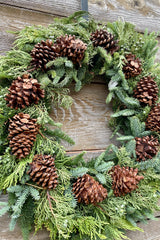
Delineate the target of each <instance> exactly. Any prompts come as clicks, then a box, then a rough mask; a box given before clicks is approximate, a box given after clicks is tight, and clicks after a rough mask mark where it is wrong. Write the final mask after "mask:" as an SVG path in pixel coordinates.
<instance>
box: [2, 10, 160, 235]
mask: <svg viewBox="0 0 160 240" xmlns="http://www.w3.org/2000/svg"><path fill="white" fill-rule="evenodd" d="M83 14H85V13H84V12H77V13H75V14H73V15H72V16H70V17H68V18H63V19H55V20H54V22H53V23H52V24H50V25H49V26H48V27H47V28H46V27H43V26H29V27H25V28H24V29H23V30H21V31H20V32H17V33H16V35H17V38H16V41H15V43H14V47H13V49H12V50H10V51H9V52H7V53H6V55H5V56H1V57H0V85H1V86H0V143H1V144H0V154H1V156H0V190H2V191H5V192H8V194H9V200H8V203H7V204H5V203H0V205H3V208H2V209H1V210H0V215H2V214H4V213H5V212H9V213H10V214H11V219H12V220H11V228H12V229H13V228H14V226H15V223H16V221H17V222H18V223H19V224H20V226H21V229H22V233H23V237H24V239H25V240H27V239H28V234H29V232H30V230H31V226H33V221H34V224H35V229H36V231H38V230H39V229H41V228H42V227H45V228H46V229H47V230H49V231H50V238H51V239H53V240H57V239H62V240H64V239H73V240H74V239H84V240H86V239H89V240H98V239H107V238H108V239H110V240H121V239H125V238H126V236H125V233H124V230H126V229H128V230H141V229H139V228H138V227H137V226H136V224H137V221H145V220H146V219H148V218H150V219H152V218H153V214H154V211H155V210H158V209H159V207H158V205H157V201H158V198H159V194H158V192H159V190H160V188H159V186H160V177H159V174H160V162H159V159H160V156H159V155H160V154H159V153H158V154H157V155H156V156H155V157H154V158H153V159H152V161H145V162H140V163H139V162H138V163H137V161H136V154H135V147H136V142H135V139H134V138H135V137H143V136H147V135H150V134H151V131H147V130H146V129H145V120H146V119H147V116H148V114H149V112H150V107H149V106H147V107H145V108H142V107H141V105H140V103H139V101H138V100H137V99H135V98H134V96H133V93H134V92H133V90H134V89H135V87H136V85H137V82H138V81H139V80H140V79H141V78H142V77H143V76H148V75H149V73H150V72H151V73H152V76H153V77H154V80H155V82H156V83H157V85H158V86H159V85H160V65H159V64H158V63H157V64H154V58H155V54H156V52H157V47H156V46H157V40H156V37H157V35H156V34H155V33H150V34H148V32H147V30H146V31H145V33H144V35H142V34H141V33H138V32H136V31H135V27H134V26H133V25H132V24H130V23H127V22H122V21H117V22H114V23H110V22H108V23H107V25H106V24H103V26H102V25H100V24H99V23H96V22H95V21H94V20H93V19H92V18H91V17H90V18H89V21H86V20H85V19H84V18H83ZM102 27H103V28H104V29H106V30H107V31H109V32H110V33H111V34H113V35H114V36H115V40H118V45H119V50H118V51H117V52H115V53H114V54H113V55H111V54H109V53H107V52H106V50H105V49H104V48H102V47H97V48H94V47H93V45H92V43H91V40H90V36H91V33H92V32H95V31H96V30H97V29H101V28H102ZM65 34H68V35H70V34H71V35H75V36H76V38H79V39H81V40H82V41H83V42H84V43H85V44H87V49H86V51H85V56H84V59H83V61H82V63H81V67H80V66H78V67H77V66H75V65H74V64H73V63H72V62H71V61H70V60H68V58H67V57H65V58H62V57H61V58H57V59H55V60H54V61H50V62H48V64H47V68H48V70H47V71H46V72H45V73H44V72H43V73H42V72H41V71H33V72H32V73H31V76H32V77H33V78H36V79H37V80H38V82H39V83H40V84H41V87H42V88H43V89H44V90H45V92H46V96H45V98H44V99H43V101H39V103H38V104H37V105H32V106H29V107H26V108H25V109H24V111H23V112H24V113H27V114H29V115H30V116H31V118H36V119H37V123H38V124H40V126H41V128H40V133H41V135H40V134H38V135H37V138H36V141H35V142H34V146H33V148H32V151H31V152H30V154H29V155H28V156H27V157H26V158H24V159H23V160H22V161H20V162H19V161H18V160H16V158H15V157H14V156H13V155H11V149H10V148H9V147H8V140H7V135H8V123H9V119H10V118H12V117H13V116H14V115H15V114H18V113H19V112H20V110H19V109H17V110H14V109H10V108H9V107H7V104H6V101H5V96H6V94H7V93H8V91H7V88H8V87H9V86H10V84H11V81H12V80H13V79H16V78H17V77H18V76H22V75H23V74H25V73H26V72H27V70H28V66H29V65H30V62H31V57H30V52H31V50H32V49H33V47H34V45H35V44H37V42H41V40H44V41H46V40H47V39H50V40H52V41H53V42H55V41H56V39H57V38H58V37H59V36H62V35H63V36H64V35H65ZM128 53H132V54H134V55H136V56H137V57H138V58H139V59H141V61H142V72H141V74H140V75H139V76H136V77H133V78H131V79H129V80H127V79H126V78H125V75H124V73H123V66H124V61H125V56H126V54H128ZM96 75H102V76H103V77H104V79H105V80H106V84H107V85H108V89H109V94H108V96H107V98H106V103H109V102H110V101H111V100H112V103H113V110H114V114H113V115H112V118H111V121H110V125H111V126H112V128H113V131H114V132H113V135H114V134H116V133H117V134H118V140H119V141H120V142H121V143H122V147H120V148H118V147H116V146H115V145H113V144H111V145H110V146H109V147H108V148H107V149H106V151H105V152H104V153H102V154H101V155H100V156H99V157H97V158H95V159H92V160H91V161H89V162H86V161H85V159H84V153H81V154H79V155H77V156H73V157H69V156H67V154H66V152H65V149H64V148H63V147H62V145H61V144H60V141H61V140H62V139H63V140H66V141H68V142H69V143H70V144H73V143H74V142H73V140H72V139H70V137H69V136H67V135H66V134H65V133H64V132H63V131H61V124H60V123H57V122H55V121H53V119H52V118H51V117H50V116H49V111H50V110H51V106H53V104H54V107H55V106H60V107H66V108H69V107H70V105H71V104H72V98H71V97H70V96H69V89H68V86H69V85H70V84H71V83H72V84H73V85H74V87H75V91H79V90H80V89H81V88H82V87H83V85H85V84H87V83H89V82H90V81H91V80H92V79H93V77H94V76H96ZM51 126H52V129H51V128H50V127H51ZM119 130H121V133H118V131H119ZM154 134H155V135H156V136H157V137H159V135H158V134H157V133H154ZM43 135H44V137H45V138H44V137H43ZM152 135H153V133H152ZM35 154H47V155H51V156H55V167H56V169H57V174H58V176H59V185H58V186H57V188H56V189H54V190H51V191H49V192H48V191H47V190H44V189H42V188H41V187H37V186H36V185H35V184H34V183H33V182H32V181H31V180H30V179H29V177H28V175H27V171H28V170H29V168H28V167H29V164H30V163H31V162H32V160H33V157H34V155H35ZM114 165H120V166H121V167H123V166H124V167H126V166H129V167H133V168H138V170H139V172H140V174H141V175H143V176H144V180H142V181H141V182H140V183H139V188H138V189H137V191H133V192H131V193H130V194H126V195H125V196H123V197H115V196H114V194H113V190H112V178H111V174H110V170H111V168H112V167H113V166H114ZM84 174H90V175H91V176H92V177H93V178H94V179H95V180H96V181H98V182H100V184H102V185H103V187H104V188H106V189H107V192H108V198H107V199H105V200H104V201H103V202H101V203H98V204H97V205H96V206H93V205H88V206H84V205H83V204H78V203H77V199H76V198H75V196H74V195H73V193H72V186H73V183H74V182H75V180H76V178H78V177H81V176H83V175H84ZM146 206H147V208H146Z"/></svg>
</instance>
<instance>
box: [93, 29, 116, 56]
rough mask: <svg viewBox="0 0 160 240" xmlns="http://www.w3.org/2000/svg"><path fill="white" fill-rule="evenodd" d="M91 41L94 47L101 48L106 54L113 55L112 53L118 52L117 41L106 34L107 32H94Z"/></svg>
mask: <svg viewBox="0 0 160 240" xmlns="http://www.w3.org/2000/svg"><path fill="white" fill-rule="evenodd" d="M90 39H91V41H92V42H93V46H94V47H98V46H99V47H103V48H105V49H106V51H107V52H108V53H110V54H111V55H113V53H114V52H116V51H118V50H119V46H118V45H117V44H118V40H114V36H113V35H112V34H111V33H109V32H107V30H103V29H100V30H98V29H97V30H96V31H95V32H93V33H91V38H90Z"/></svg>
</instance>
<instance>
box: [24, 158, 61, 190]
mask: <svg viewBox="0 0 160 240" xmlns="http://www.w3.org/2000/svg"><path fill="white" fill-rule="evenodd" d="M27 174H29V175H30V177H31V179H32V180H33V181H34V182H36V183H37V184H38V185H40V186H42V187H43V188H44V189H54V188H56V186H57V184H58V181H57V178H58V175H57V173H56V168H55V165H54V158H53V157H52V156H50V155H35V156H34V159H33V161H32V163H30V170H29V171H28V172H27Z"/></svg>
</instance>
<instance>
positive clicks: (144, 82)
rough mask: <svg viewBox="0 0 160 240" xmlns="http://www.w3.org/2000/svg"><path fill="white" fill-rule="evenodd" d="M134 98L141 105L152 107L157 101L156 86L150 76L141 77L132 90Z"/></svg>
mask: <svg viewBox="0 0 160 240" xmlns="http://www.w3.org/2000/svg"><path fill="white" fill-rule="evenodd" d="M134 96H135V98H137V99H138V100H139V101H140V102H141V103H142V104H143V105H147V104H148V105H149V106H152V105H153V104H155V102H156V101H157V100H158V86H157V83H156V82H155V81H154V80H153V78H151V76H148V77H143V78H142V79H141V80H140V81H139V83H138V84H137V88H136V90H134Z"/></svg>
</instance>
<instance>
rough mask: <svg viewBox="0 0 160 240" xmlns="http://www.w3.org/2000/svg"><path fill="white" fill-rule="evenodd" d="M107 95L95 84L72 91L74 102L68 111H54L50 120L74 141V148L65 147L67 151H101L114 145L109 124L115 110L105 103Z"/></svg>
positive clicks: (102, 85) (102, 87)
mask: <svg viewBox="0 0 160 240" xmlns="http://www.w3.org/2000/svg"><path fill="white" fill-rule="evenodd" d="M107 94H108V91H107V87H106V85H105V84H96V83H92V84H90V85H87V86H84V87H83V89H82V90H81V91H80V92H78V93H75V92H74V91H72V89H71V96H72V97H73V99H74V102H73V104H72V106H71V108H70V109H69V110H64V109H62V108H59V109H57V108H54V107H53V109H52V112H51V114H50V116H51V117H52V118H53V119H54V120H55V121H56V122H61V123H62V124H63V127H62V130H63V131H65V132H66V133H67V134H69V136H70V137H71V138H72V139H73V140H74V141H75V145H73V146H70V145H68V144H64V145H65V147H66V148H67V150H72V151H75V150H93V151H94V150H98V149H101V150H102V149H105V148H106V147H107V145H109V144H110V143H111V140H110V136H111V134H112V131H111V129H110V128H109V126H108V120H109V118H110V115H111V113H112V110H111V105H106V103H105V99H106V97H107Z"/></svg>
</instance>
